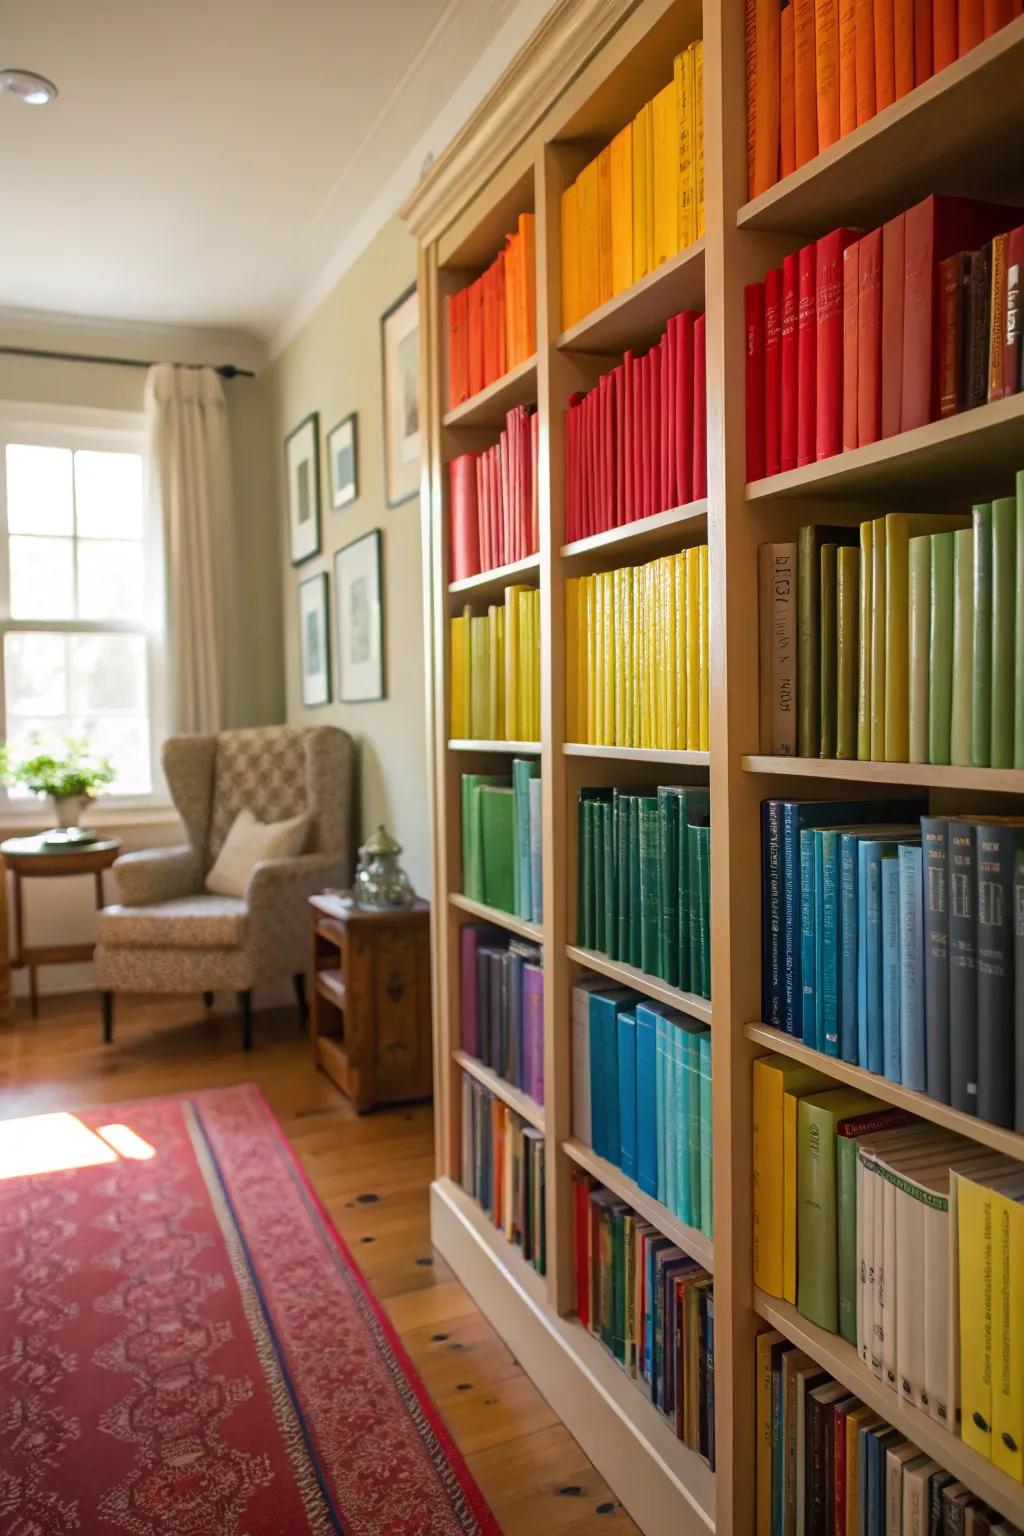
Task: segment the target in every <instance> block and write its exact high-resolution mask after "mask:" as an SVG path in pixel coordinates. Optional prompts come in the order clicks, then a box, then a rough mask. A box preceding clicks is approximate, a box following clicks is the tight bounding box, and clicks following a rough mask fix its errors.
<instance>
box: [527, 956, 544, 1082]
mask: <svg viewBox="0 0 1024 1536" xmlns="http://www.w3.org/2000/svg"><path fill="white" fill-rule="evenodd" d="M523 1088H524V1089H525V1091H526V1092H527V1093H528V1094H529V1095H530V1097H531V1099H535V1100H536V1102H537V1103H538V1104H543V1103H544V972H543V971H542V970H541V968H540V966H539V965H524V966H523Z"/></svg>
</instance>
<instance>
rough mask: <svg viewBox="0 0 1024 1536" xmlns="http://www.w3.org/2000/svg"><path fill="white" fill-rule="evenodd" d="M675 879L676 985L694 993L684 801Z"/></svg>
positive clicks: (678, 831) (684, 990)
mask: <svg viewBox="0 0 1024 1536" xmlns="http://www.w3.org/2000/svg"><path fill="white" fill-rule="evenodd" d="M676 878H677V880H678V882H679V891H678V895H677V897H676V903H677V910H678V922H679V938H678V947H679V980H678V981H677V983H676V985H677V986H678V987H679V988H680V990H681V991H683V992H692V991H694V984H693V973H692V971H691V969H690V904H691V895H692V893H691V889H690V817H689V810H688V807H687V803H686V801H685V799H684V801H683V804H682V805H681V806H680V810H679V826H678V828H677V842H676Z"/></svg>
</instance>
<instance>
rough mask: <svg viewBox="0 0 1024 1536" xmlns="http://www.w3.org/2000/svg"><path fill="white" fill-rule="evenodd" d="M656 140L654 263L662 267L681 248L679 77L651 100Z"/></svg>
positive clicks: (652, 261) (652, 123) (654, 139)
mask: <svg viewBox="0 0 1024 1536" xmlns="http://www.w3.org/2000/svg"><path fill="white" fill-rule="evenodd" d="M651 125H652V130H653V132H652V137H653V144H654V183H653V200H654V248H653V251H652V253H651V266H652V268H653V267H660V266H661V264H662V262H663V261H668V259H669V257H670V256H674V255H675V254H676V252H677V251H678V249H679V119H678V115H677V111H676V87H675V81H673V82H672V83H671V84H670V85H666V86H665V88H664V89H663V90H660V91H659V92H658V94H657V95H656V96H655V98H654V100H653V101H652V102H651Z"/></svg>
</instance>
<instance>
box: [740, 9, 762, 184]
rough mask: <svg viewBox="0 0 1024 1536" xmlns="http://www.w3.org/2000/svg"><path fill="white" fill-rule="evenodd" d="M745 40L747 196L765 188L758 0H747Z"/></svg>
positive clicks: (744, 10)
mask: <svg viewBox="0 0 1024 1536" xmlns="http://www.w3.org/2000/svg"><path fill="white" fill-rule="evenodd" d="M743 42H744V58H745V62H746V71H747V73H746V82H747V196H748V197H754V196H756V194H757V193H758V192H763V191H764V188H763V187H759V186H758V185H757V172H756V170H755V164H756V160H757V0H746V3H745V5H744V9H743Z"/></svg>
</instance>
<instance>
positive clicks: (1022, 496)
mask: <svg viewBox="0 0 1024 1536" xmlns="http://www.w3.org/2000/svg"><path fill="white" fill-rule="evenodd" d="M1015 559H1016V572H1017V577H1016V583H1015V585H1016V588H1017V609H1016V614H1015V617H1014V626H1013V634H1014V641H1013V651H1014V664H1013V667H1014V676H1015V677H1016V678H1017V692H1016V697H1015V700H1014V711H1013V766H1014V767H1015V768H1024V699H1022V698H1021V693H1022V692H1024V689H1022V687H1021V682H1022V680H1024V600H1022V594H1024V469H1020V470H1018V471H1017V547H1016V556H1015Z"/></svg>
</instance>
